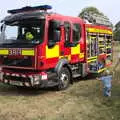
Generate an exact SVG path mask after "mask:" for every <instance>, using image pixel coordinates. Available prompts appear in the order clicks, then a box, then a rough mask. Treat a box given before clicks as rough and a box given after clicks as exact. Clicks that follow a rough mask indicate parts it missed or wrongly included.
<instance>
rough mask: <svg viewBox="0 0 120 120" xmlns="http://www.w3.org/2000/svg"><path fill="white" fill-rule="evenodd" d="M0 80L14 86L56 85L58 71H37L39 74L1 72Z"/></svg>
mask: <svg viewBox="0 0 120 120" xmlns="http://www.w3.org/2000/svg"><path fill="white" fill-rule="evenodd" d="M0 78H1V79H0V81H1V82H3V83H5V84H10V85H14V86H25V87H36V86H39V87H40V88H43V87H49V86H55V85H57V84H58V82H57V74H56V73H45V72H41V73H39V74H38V73H37V74H20V73H8V72H1V74H0Z"/></svg>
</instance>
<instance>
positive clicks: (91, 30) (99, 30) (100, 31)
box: [87, 28, 112, 34]
mask: <svg viewBox="0 0 120 120" xmlns="http://www.w3.org/2000/svg"><path fill="white" fill-rule="evenodd" d="M87 30H88V32H94V33H105V34H112V31H110V30H103V29H96V28H88V29H87Z"/></svg>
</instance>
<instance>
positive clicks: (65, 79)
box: [57, 67, 70, 90]
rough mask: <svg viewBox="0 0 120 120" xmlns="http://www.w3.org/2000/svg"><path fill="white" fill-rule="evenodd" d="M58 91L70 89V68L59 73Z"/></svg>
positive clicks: (64, 68)
mask: <svg viewBox="0 0 120 120" xmlns="http://www.w3.org/2000/svg"><path fill="white" fill-rule="evenodd" d="M58 78H59V80H58V82H59V84H58V86H57V88H58V90H65V89H66V88H68V87H69V84H70V72H69V70H68V68H66V67H63V68H62V69H61V70H60V72H59V75H58Z"/></svg>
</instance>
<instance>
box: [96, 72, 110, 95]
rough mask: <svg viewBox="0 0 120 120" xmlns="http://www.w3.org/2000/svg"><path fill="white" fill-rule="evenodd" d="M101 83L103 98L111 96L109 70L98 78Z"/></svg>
mask: <svg viewBox="0 0 120 120" xmlns="http://www.w3.org/2000/svg"><path fill="white" fill-rule="evenodd" d="M98 79H99V80H101V81H102V83H103V94H104V96H108V97H110V96H111V88H112V83H111V82H112V74H111V72H110V71H109V70H105V71H104V72H103V73H102V77H100V78H98Z"/></svg>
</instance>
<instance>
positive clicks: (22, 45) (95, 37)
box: [0, 5, 112, 90]
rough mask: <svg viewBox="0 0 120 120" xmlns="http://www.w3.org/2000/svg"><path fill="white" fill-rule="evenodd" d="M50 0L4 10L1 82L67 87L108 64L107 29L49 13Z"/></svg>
mask: <svg viewBox="0 0 120 120" xmlns="http://www.w3.org/2000/svg"><path fill="white" fill-rule="evenodd" d="M51 8H52V7H51V6H49V5H43V6H36V7H30V6H27V7H24V8H21V9H13V10H8V13H9V14H10V15H9V16H7V17H5V18H4V19H3V20H2V21H1V22H2V26H1V36H0V66H1V82H3V83H6V84H10V85H15V86H26V87H36V86H38V87H46V86H57V88H58V89H59V90H63V89H66V88H67V87H68V86H69V84H70V83H73V78H75V77H79V76H82V77H85V76H86V75H88V74H89V73H100V72H102V71H103V70H105V69H106V67H107V66H110V65H111V64H112V29H111V28H110V27H109V26H105V25H102V24H101V25H99V24H86V23H85V21H84V20H83V19H80V18H79V17H70V16H63V15H60V14H56V13H52V12H50V11H49V10H50V9H51Z"/></svg>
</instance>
